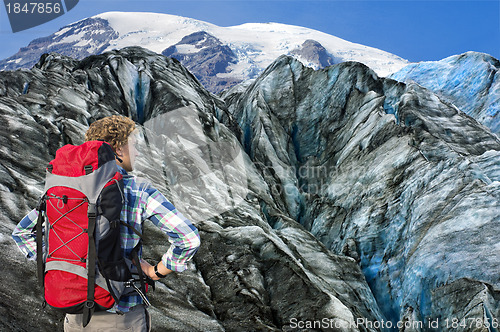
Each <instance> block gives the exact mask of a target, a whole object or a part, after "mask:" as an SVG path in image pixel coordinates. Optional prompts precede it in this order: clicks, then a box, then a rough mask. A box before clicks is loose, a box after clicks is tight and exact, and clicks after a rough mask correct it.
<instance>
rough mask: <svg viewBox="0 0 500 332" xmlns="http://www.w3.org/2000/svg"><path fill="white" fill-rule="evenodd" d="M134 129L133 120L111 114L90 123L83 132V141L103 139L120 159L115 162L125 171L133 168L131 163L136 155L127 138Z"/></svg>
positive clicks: (129, 137)
mask: <svg viewBox="0 0 500 332" xmlns="http://www.w3.org/2000/svg"><path fill="white" fill-rule="evenodd" d="M134 129H135V122H134V121H132V120H131V119H129V118H127V117H125V116H120V115H112V116H108V117H105V118H102V119H100V120H97V121H96V122H94V123H92V124H91V125H90V127H89V129H88V130H87V132H86V133H85V142H87V141H95V140H103V141H105V142H107V143H109V145H111V147H112V148H113V150H114V151H115V153H116V155H117V156H118V157H119V158H120V159H121V160H122V161H121V162H119V161H117V164H118V165H120V166H121V167H123V168H124V169H125V170H126V171H128V172H130V171H132V170H133V163H134V159H135V156H136V152H135V150H134V147H133V144H132V145H130V144H129V139H132V138H133V137H131V134H132V132H133V131H134Z"/></svg>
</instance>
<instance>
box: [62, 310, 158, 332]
mask: <svg viewBox="0 0 500 332" xmlns="http://www.w3.org/2000/svg"><path fill="white" fill-rule="evenodd" d="M82 316H83V315H82V314H76V315H73V314H66V317H65V318H64V332H76V331H91V332H118V331H120V332H122V331H125V332H129V331H130V332H148V331H150V326H151V318H150V316H149V313H148V312H147V310H146V308H145V307H144V306H143V305H137V306H135V307H133V308H132V309H130V311H129V312H126V313H125V314H123V315H119V314H114V313H110V312H107V311H103V312H94V314H93V315H92V319H91V320H90V323H89V324H88V325H87V326H86V327H85V328H83V324H82Z"/></svg>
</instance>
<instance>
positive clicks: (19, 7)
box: [5, 2, 62, 14]
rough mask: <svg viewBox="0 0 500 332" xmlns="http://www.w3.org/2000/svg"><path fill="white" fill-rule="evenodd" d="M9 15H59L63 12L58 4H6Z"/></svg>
mask: <svg viewBox="0 0 500 332" xmlns="http://www.w3.org/2000/svg"><path fill="white" fill-rule="evenodd" d="M5 7H6V8H7V13H8V14H21V13H23V14H34V13H37V14H59V13H60V12H61V10H62V8H61V4H60V3H58V2H27V3H19V2H14V3H6V4H5Z"/></svg>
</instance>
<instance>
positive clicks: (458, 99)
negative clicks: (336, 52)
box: [389, 52, 500, 135]
mask: <svg viewBox="0 0 500 332" xmlns="http://www.w3.org/2000/svg"><path fill="white" fill-rule="evenodd" d="M499 72H500V62H499V61H498V59H495V58H493V57H492V56H490V55H488V54H484V53H478V52H467V53H464V54H460V55H454V56H450V57H448V58H446V59H443V60H440V61H426V62H420V63H412V64H409V65H407V66H405V67H403V68H402V69H401V70H399V71H398V72H396V73H393V74H391V75H389V77H390V78H393V79H395V80H398V81H402V82H415V83H418V84H419V85H421V86H423V87H425V88H427V89H429V90H431V91H433V92H434V93H436V94H437V95H439V96H440V98H442V99H443V100H444V101H446V102H448V103H450V104H453V105H454V106H456V107H458V108H459V109H460V110H461V111H463V112H465V113H466V114H468V115H470V116H472V117H473V118H475V119H477V120H478V121H479V122H481V123H482V124H484V125H485V126H486V127H488V128H490V129H491V131H492V132H493V133H496V134H497V135H499V133H500V74H499Z"/></svg>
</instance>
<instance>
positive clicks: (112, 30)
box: [0, 12, 408, 92]
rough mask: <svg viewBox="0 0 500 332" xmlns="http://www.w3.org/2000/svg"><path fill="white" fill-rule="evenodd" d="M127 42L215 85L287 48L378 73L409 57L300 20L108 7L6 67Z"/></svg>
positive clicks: (249, 72)
mask: <svg viewBox="0 0 500 332" xmlns="http://www.w3.org/2000/svg"><path fill="white" fill-rule="evenodd" d="M126 46H141V47H144V48H146V49H149V50H151V51H153V52H156V53H162V54H164V55H167V56H172V57H175V58H177V59H179V60H180V61H181V63H182V64H183V65H184V66H185V67H186V68H188V69H189V70H190V71H191V72H192V73H193V74H194V75H195V76H196V77H197V78H198V79H199V80H200V81H201V83H203V84H204V86H205V87H206V88H208V89H209V90H210V91H212V92H219V91H221V90H224V89H226V88H228V87H230V86H232V85H234V84H236V83H239V82H242V81H246V80H248V79H255V78H256V77H257V76H258V75H259V74H260V73H261V72H262V71H263V70H264V68H266V67H267V66H268V65H269V64H271V62H273V61H274V60H275V59H276V58H278V57H279V56H280V55H283V54H284V55H292V56H294V57H296V58H297V59H299V60H300V61H301V62H302V63H303V64H305V65H306V66H309V67H312V68H314V69H319V68H323V67H325V66H328V65H331V64H335V63H339V62H345V61H358V62H361V63H364V64H365V65H367V66H368V67H370V68H371V69H373V70H374V71H375V72H376V73H377V74H378V75H379V76H386V75H388V74H390V73H392V72H395V71H397V70H399V69H401V68H402V67H403V66H405V65H406V64H407V63H408V62H407V61H406V60H404V59H402V58H400V57H398V56H396V55H393V54H390V53H387V52H384V51H381V50H378V49H375V48H371V47H367V46H363V45H359V44H355V43H351V42H348V41H345V40H343V39H340V38H337V37H334V36H332V35H328V34H326V33H322V32H319V31H316V30H312V29H308V28H304V27H299V26H292V25H285V24H278V23H248V24H243V25H238V26H232V27H219V26H216V25H213V24H210V23H207V22H203V21H199V20H195V19H191V18H185V17H180V16H174V15H168V14H156V13H124V12H108V13H103V14H100V15H97V16H93V17H90V18H87V19H84V20H82V21H79V22H76V23H73V24H70V25H68V26H65V27H63V28H61V29H60V30H59V31H58V32H56V33H54V34H52V35H50V36H48V37H44V38H39V39H36V40H33V41H32V42H31V43H30V44H29V45H28V46H27V47H25V48H22V49H20V51H19V52H18V53H17V54H15V55H13V56H12V57H9V58H8V59H5V60H3V61H0V70H11V69H16V68H22V67H24V68H29V67H32V66H33V65H34V64H35V63H36V62H37V61H38V59H39V58H40V56H41V55H42V54H43V53H49V52H56V53H60V54H63V55H67V56H71V57H73V58H77V59H82V58H84V57H86V56H89V55H93V54H100V53H102V52H104V51H109V50H112V49H121V48H123V47H126Z"/></svg>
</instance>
